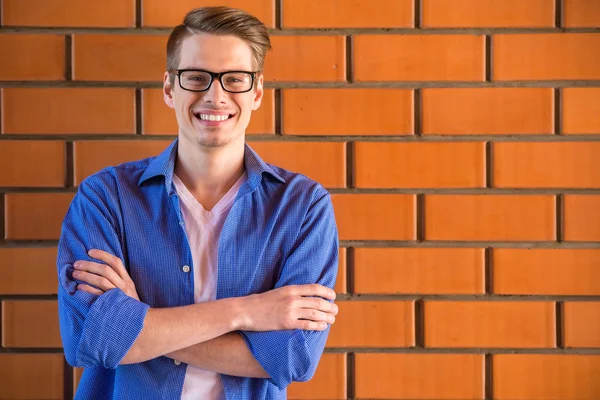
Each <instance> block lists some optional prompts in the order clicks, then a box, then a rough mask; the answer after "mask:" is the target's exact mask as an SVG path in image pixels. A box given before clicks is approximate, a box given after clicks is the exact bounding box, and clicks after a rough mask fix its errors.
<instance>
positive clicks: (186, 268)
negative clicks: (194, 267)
mask: <svg viewBox="0 0 600 400" xmlns="http://www.w3.org/2000/svg"><path fill="white" fill-rule="evenodd" d="M181 269H182V271H183V272H190V267H189V266H187V265H184V266H183V267H182V268H181Z"/></svg>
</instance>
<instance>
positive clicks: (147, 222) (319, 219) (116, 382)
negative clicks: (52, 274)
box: [57, 140, 338, 400]
mask: <svg viewBox="0 0 600 400" xmlns="http://www.w3.org/2000/svg"><path fill="white" fill-rule="evenodd" d="M177 145H178V141H177V140H175V141H174V142H173V143H172V144H171V145H170V146H169V147H168V148H167V149H166V150H165V151H164V152H163V153H161V154H160V155H159V156H157V157H152V158H148V159H144V160H140V161H135V162H130V163H125V164H121V165H119V166H115V167H109V168H105V169H103V170H102V171H100V172H98V173H96V174H94V175H92V176H90V177H88V178H87V179H86V180H85V181H84V182H82V183H81V185H80V186H79V188H78V192H77V194H76V196H75V198H74V199H73V201H72V203H71V205H70V207H69V210H68V212H67V215H66V217H65V219H64V222H63V226H62V232H61V237H60V241H59V245H58V259H57V268H58V278H59V285H58V302H59V320H60V331H61V336H62V341H63V347H64V352H65V357H66V359H67V361H68V363H69V364H70V365H72V366H77V367H84V368H85V369H84V373H83V376H82V378H81V381H80V383H79V387H78V390H77V393H76V397H75V398H76V399H94V400H102V399H143V400H149V399H179V398H180V397H181V391H182V387H183V380H184V377H185V372H186V364H185V363H181V364H180V365H177V364H176V363H174V360H172V359H170V358H168V357H164V356H163V357H158V358H155V359H152V360H149V361H146V362H142V363H137V364H128V365H119V364H120V362H121V360H122V359H123V357H124V356H125V354H126V353H127V352H128V350H129V349H130V348H131V346H132V344H133V342H134V341H135V340H136V338H137V336H138V334H139V333H140V331H141V330H142V326H143V322H144V317H145V315H146V313H147V311H148V308H149V307H157V308H166V307H178V306H184V305H189V304H193V303H194V278H193V270H192V271H190V272H188V273H185V272H182V267H183V266H185V265H192V254H191V251H190V247H189V245H188V242H187V239H186V234H185V229H184V225H183V216H182V213H181V209H180V207H179V197H178V196H177V193H176V191H175V188H174V186H173V181H172V178H173V170H174V165H175V159H176V154H177ZM244 163H245V167H246V171H247V175H248V179H247V180H246V182H245V183H244V184H243V185H242V187H240V190H239V192H238V194H237V197H236V199H235V202H234V204H233V206H232V208H231V211H230V213H229V215H228V217H227V219H226V221H225V225H224V226H223V230H222V233H221V236H220V239H219V248H218V280H217V299H222V298H226V297H237V296H246V295H250V294H253V293H261V292H265V291H268V290H270V289H274V288H277V287H280V286H285V285H290V284H304V283H320V284H322V285H325V286H328V287H330V288H333V286H334V284H335V279H336V274H337V258H338V234H337V228H336V224H335V218H334V213H333V207H332V204H331V198H330V195H329V193H328V192H327V191H326V190H325V189H324V188H323V187H322V186H321V185H319V184H318V183H316V182H314V181H311V180H310V179H308V178H306V177H305V176H303V175H300V174H295V173H292V172H289V171H286V170H284V169H282V168H278V167H276V166H273V165H270V164H267V163H265V162H264V161H263V160H261V159H260V157H259V156H258V155H257V154H256V153H255V152H254V151H253V150H252V149H251V148H250V147H249V146H248V145H247V144H246V146H245V153H244ZM94 248H95V249H101V250H104V251H107V252H109V253H111V254H113V255H116V256H118V257H119V258H121V260H123V261H124V264H125V265H126V268H127V269H128V271H129V274H130V275H131V278H132V279H133V281H134V282H135V285H136V289H137V292H138V295H139V297H140V301H137V300H135V299H133V298H131V297H128V296H127V295H125V294H124V293H123V291H121V290H120V289H112V290H109V291H107V292H106V293H104V294H102V295H101V296H95V295H91V294H89V293H86V292H83V291H78V290H76V287H77V284H78V282H77V281H76V280H74V278H73V277H72V275H71V273H72V271H73V267H72V265H73V263H74V262H75V261H76V260H90V261H92V260H91V259H90V257H89V256H88V255H87V251H88V250H90V249H94ZM207 323H210V322H209V321H208V322H207ZM328 332H329V329H327V330H326V331H323V332H316V331H302V330H286V331H270V332H245V331H241V332H239V333H240V334H241V335H242V337H243V338H244V340H245V342H246V344H247V345H248V348H249V349H250V352H251V353H252V355H253V356H254V357H255V358H256V360H257V361H258V362H259V363H260V364H261V366H262V367H263V368H264V369H265V371H266V372H267V373H268V374H269V376H270V378H269V379H257V378H245V377H235V376H229V375H224V374H223V375H221V378H222V382H223V387H224V390H225V396H226V398H227V399H228V400H229V399H252V400H254V399H284V398H286V387H287V386H288V385H289V384H290V383H291V382H292V381H305V380H307V379H310V378H311V377H312V375H313V374H314V371H315V369H316V367H317V364H318V362H319V359H320V357H321V354H322V352H323V349H324V347H325V342H326V339H327V335H328Z"/></svg>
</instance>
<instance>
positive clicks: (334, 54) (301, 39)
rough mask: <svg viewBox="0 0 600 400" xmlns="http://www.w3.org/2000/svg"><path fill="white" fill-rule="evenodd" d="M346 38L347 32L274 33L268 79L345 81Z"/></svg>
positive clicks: (285, 80)
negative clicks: (285, 34) (335, 34)
mask: <svg viewBox="0 0 600 400" xmlns="http://www.w3.org/2000/svg"><path fill="white" fill-rule="evenodd" d="M345 40H346V39H345V37H344V36H272V37H271V43H272V46H273V49H272V51H271V52H270V54H268V55H267V57H266V58H265V81H269V82H294V81H295V82H333V81H335V82H342V81H345V80H346V41H345Z"/></svg>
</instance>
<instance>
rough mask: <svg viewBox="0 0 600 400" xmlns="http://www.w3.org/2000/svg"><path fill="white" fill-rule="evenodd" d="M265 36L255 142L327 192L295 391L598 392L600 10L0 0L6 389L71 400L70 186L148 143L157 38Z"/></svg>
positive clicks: (428, 394)
mask: <svg viewBox="0 0 600 400" xmlns="http://www.w3.org/2000/svg"><path fill="white" fill-rule="evenodd" d="M215 4H222V5H231V6H237V7H240V8H245V9H247V10H248V11H250V12H251V13H254V14H255V15H256V16H258V17H259V18H261V19H262V20H263V21H264V22H265V23H266V24H267V25H268V27H269V28H270V29H271V32H272V35H273V36H272V40H273V46H274V50H273V51H272V52H271V53H270V54H269V55H268V56H267V60H266V71H265V73H266V81H267V87H268V91H267V96H266V99H265V102H264V104H263V106H262V108H261V109H260V110H259V111H258V112H257V113H255V115H254V116H253V120H252V123H251V126H250V127H249V129H248V134H249V135H248V141H249V142H251V145H252V146H253V147H254V148H255V149H256V150H257V151H258V152H259V153H260V154H261V155H262V156H263V157H264V158H265V159H266V160H267V161H270V162H273V163H276V164H279V165H281V166H283V167H286V168H289V169H292V170H296V171H299V172H303V173H305V174H306V175H308V176H310V177H312V178H314V179H316V180H318V181H320V182H322V183H323V184H324V185H325V186H326V187H327V188H328V189H330V191H331V193H332V194H333V201H334V206H335V209H336V215H337V219H338V224H339V231H340V239H341V246H342V252H341V256H342V257H341V262H340V269H339V279H338V284H337V291H338V292H339V293H340V295H339V301H338V304H339V306H340V316H339V318H338V321H337V323H336V324H335V325H334V327H333V329H332V331H331V336H330V339H329V342H328V346H327V350H326V354H325V355H324V356H323V359H322V362H321V364H320V366H319V369H318V371H317V374H316V376H315V378H314V379H313V380H312V381H311V382H308V383H303V384H293V385H292V386H291V387H290V389H289V396H290V398H293V399H347V398H357V399H359V398H360V399H365V398H378V399H429V400H441V399H457V400H458V399H512V400H517V399H518V400H521V399H523V400H525V399H540V400H542V399H564V400H566V399H598V398H600V381H599V380H598V376H599V375H600V0H558V1H557V0H379V1H377V2H374V1H371V0H220V1H212V0H211V1H209V0H176V1H172V2H170V4H169V2H166V1H164V0H85V1H84V0H0V5H1V7H0V9H1V27H0V55H1V56H0V57H1V59H2V61H1V62H0V84H1V87H2V89H1V101H0V110H1V112H0V114H1V115H0V120H1V134H0V277H1V278H0V302H1V304H2V307H1V311H0V317H1V318H0V321H1V322H0V324H1V332H2V340H1V347H0V382H1V383H0V398H1V399H63V398H64V399H69V398H71V397H72V395H73V392H74V390H75V387H76V385H77V380H78V377H79V373H80V371H78V370H75V371H73V370H72V369H71V368H70V367H69V366H67V365H66V364H65V363H64V361H63V356H62V353H61V342H60V337H59V332H58V323H57V306H56V295H55V294H56V285H57V280H56V277H55V265H54V260H55V257H56V244H57V239H58V236H59V230H60V224H61V221H62V218H63V215H64V213H65V211H66V208H67V206H68V204H69V202H70V200H71V199H72V197H73V194H74V193H75V191H76V188H77V185H78V184H79V183H80V182H81V181H82V179H84V178H85V177H86V176H87V175H89V174H91V173H93V172H95V171H97V170H98V169H100V168H102V167H104V166H106V165H111V164H116V163H120V162H123V161H128V160H132V159H138V158H142V157H146V156H150V155H155V154H158V153H159V152H160V151H161V150H162V149H164V148H165V147H166V146H167V144H168V143H169V142H170V141H171V140H172V139H173V138H174V136H175V133H176V124H175V117H174V115H173V114H172V111H171V110H170V109H168V108H167V107H166V106H165V105H164V103H163V101H162V96H161V92H160V86H161V79H162V73H163V70H164V60H165V55H164V53H165V44H166V39H167V36H168V34H169V32H170V27H172V26H174V25H176V24H177V23H179V22H180V21H181V19H182V16H183V15H184V13H185V12H186V11H188V10H189V9H191V8H193V7H197V6H202V5H215Z"/></svg>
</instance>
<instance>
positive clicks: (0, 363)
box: [0, 353, 64, 400]
mask: <svg viewBox="0 0 600 400" xmlns="http://www.w3.org/2000/svg"><path fill="white" fill-rule="evenodd" d="M63 368H64V356H63V355H62V354H10V353H9V354H0V382H4V383H6V382H10V383H9V384H7V385H6V384H4V385H0V399H8V400H12V399H15V400H16V399H19V400H24V399H45V400H61V399H62V398H63Z"/></svg>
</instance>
